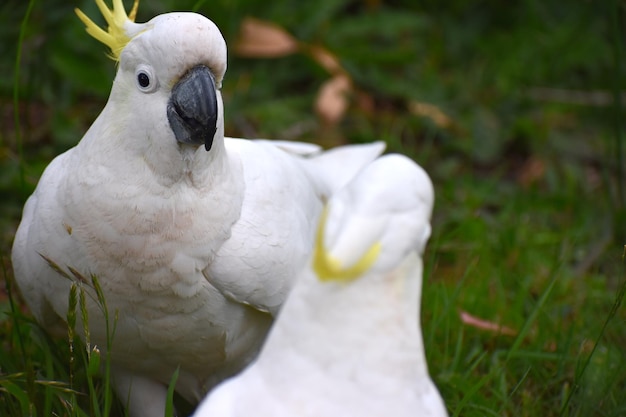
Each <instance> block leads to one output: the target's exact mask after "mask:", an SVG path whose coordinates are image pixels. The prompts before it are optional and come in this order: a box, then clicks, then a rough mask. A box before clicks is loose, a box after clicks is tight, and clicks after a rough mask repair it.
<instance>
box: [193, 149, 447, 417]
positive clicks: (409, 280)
mask: <svg viewBox="0 0 626 417" xmlns="http://www.w3.org/2000/svg"><path fill="white" fill-rule="evenodd" d="M433 199H434V195H433V187H432V184H431V182H430V179H429V178H428V175H427V174H426V173H425V172H424V171H423V170H422V169H421V168H420V167H419V166H418V165H417V164H415V163H414V162H413V161H411V160H410V159H408V158H406V157H404V156H400V155H388V156H383V157H381V158H379V159H377V160H376V161H374V162H373V163H372V164H371V165H369V166H368V167H367V168H365V170H364V171H362V172H361V173H360V174H359V175H358V176H357V177H356V178H355V179H354V180H353V181H352V182H351V183H350V184H348V185H347V186H346V187H345V188H344V189H342V190H341V191H339V192H338V193H336V194H335V195H334V196H333V197H332V198H331V200H330V202H329V203H328V206H327V209H326V210H325V212H324V214H323V215H322V218H321V220H320V224H319V226H318V231H317V238H316V242H315V250H314V253H313V254H312V256H311V258H310V260H309V262H308V264H307V266H306V267H305V268H303V270H302V271H301V273H300V274H299V277H298V279H297V280H296V283H295V284H294V287H293V289H292V291H291V293H290V294H289V297H288V298H287V301H286V302H285V304H284V305H283V308H282V310H281V311H280V313H279V315H278V318H277V319H276V321H275V322H274V325H273V327H272V329H271V330H270V333H269V336H268V338H267V339H266V342H265V344H264V346H263V348H262V350H261V353H260V354H259V356H258V358H257V360H256V361H255V362H253V363H252V364H251V365H250V366H249V367H248V368H246V369H245V370H244V371H243V372H242V373H241V374H239V375H237V376H235V377H233V378H231V379H228V380H226V381H225V382H223V383H222V384H220V385H218V386H217V387H216V388H215V389H214V390H213V391H212V392H211V393H210V394H209V395H208V397H207V398H206V399H205V400H204V401H203V402H202V403H201V404H200V406H199V407H198V409H197V410H196V413H195V417H248V416H253V415H255V416H264V417H293V416H298V417H336V416H341V417H374V416H376V417H387V416H394V417H409V416H411V417H416V416H419V417H445V416H447V412H446V409H445V406H444V404H443V401H442V399H441V396H440V395H439V392H438V391H437V388H436V387H435V385H434V384H433V382H432V381H431V379H430V377H429V374H428V368H427V365H426V359H425V356H424V348H423V342H422V334H421V330H420V321H419V320H420V319H419V311H420V297H421V287H422V258H421V255H422V252H423V250H424V246H425V245H426V242H427V240H428V238H429V236H430V222H429V219H430V215H431V210H432V205H433Z"/></svg>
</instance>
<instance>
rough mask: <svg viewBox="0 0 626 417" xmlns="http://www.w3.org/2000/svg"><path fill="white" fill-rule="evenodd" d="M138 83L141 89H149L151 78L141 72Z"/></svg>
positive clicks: (138, 75)
mask: <svg viewBox="0 0 626 417" xmlns="http://www.w3.org/2000/svg"><path fill="white" fill-rule="evenodd" d="M137 82H138V83H139V86H140V87H143V88H148V86H149V85H150V76H149V75H148V74H146V73H145V72H140V73H139V74H137Z"/></svg>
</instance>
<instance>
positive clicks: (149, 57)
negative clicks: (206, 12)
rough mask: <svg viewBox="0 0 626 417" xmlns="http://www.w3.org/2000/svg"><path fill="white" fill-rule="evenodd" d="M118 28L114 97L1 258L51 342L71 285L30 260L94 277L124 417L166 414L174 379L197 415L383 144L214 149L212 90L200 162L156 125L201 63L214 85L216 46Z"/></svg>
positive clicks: (227, 144) (219, 145)
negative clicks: (123, 39) (209, 141)
mask: <svg viewBox="0 0 626 417" xmlns="http://www.w3.org/2000/svg"><path fill="white" fill-rule="evenodd" d="M128 28H129V30H131V31H132V32H133V34H136V36H134V37H133V38H132V40H131V41H130V42H129V43H128V44H127V46H126V47H125V48H124V50H123V51H122V53H121V56H120V62H119V68H118V71H117V74H116V77H115V81H114V83H113V86H112V90H111V95H110V97H109V100H108V102H107V104H106V106H105V108H104V109H103V111H102V113H101V114H100V115H99V116H98V118H97V119H96V121H95V122H94V123H93V125H92V126H91V127H90V129H89V130H88V131H87V133H86V134H85V136H84V137H83V138H82V140H81V141H80V143H78V145H77V146H76V147H75V148H73V149H71V150H69V151H67V152H66V153H64V154H62V155H60V156H58V157H57V158H56V159H55V160H54V161H52V163H51V164H50V165H49V166H48V168H47V169H46V170H45V172H44V173H43V175H42V177H41V179H40V182H39V184H38V186H37V188H36V190H35V192H34V193H33V195H32V196H31V197H30V199H29V200H28V202H27V203H26V205H25V207H24V213H23V218H22V222H21V224H20V226H19V229H18V231H17V233H16V237H15V243H14V246H13V252H12V261H13V266H14V269H15V277H16V279H17V282H18V284H19V287H20V289H21V291H22V293H23V295H24V298H25V299H26V301H27V302H28V304H29V306H30V308H31V310H32V311H33V313H34V315H35V316H36V318H37V319H38V320H39V321H40V322H41V323H42V324H44V326H46V328H48V329H49V330H50V331H51V332H57V333H61V334H62V333H64V332H65V330H64V326H65V324H64V322H63V318H65V317H66V315H67V310H68V291H69V288H70V285H71V282H70V281H69V280H68V279H66V278H63V277H62V276H61V275H59V274H58V273H57V272H56V271H55V270H54V269H53V268H51V267H50V265H48V263H47V262H46V261H45V260H44V259H43V257H42V256H41V255H43V256H45V257H46V258H47V259H49V260H51V261H53V262H54V263H56V264H57V265H58V266H59V267H61V268H62V269H65V270H68V268H70V267H71V268H74V269H75V270H76V271H78V272H79V273H81V274H83V275H84V276H86V277H89V276H90V275H91V274H94V275H96V276H97V277H98V279H99V281H100V283H101V286H102V288H103V291H104V294H105V296H106V301H107V305H108V309H109V312H110V314H111V317H113V315H114V313H117V314H118V319H117V323H116V324H115V327H116V333H115V339H114V340H113V347H112V351H111V355H112V362H113V376H114V383H115V386H116V388H117V391H118V394H119V397H120V398H124V399H125V398H129V403H130V409H131V415H132V416H140V415H145V416H153V415H154V416H157V415H158V416H162V415H163V404H164V401H165V398H164V397H163V395H165V394H164V393H165V390H163V389H160V388H159V387H161V388H162V387H164V386H167V384H168V383H169V381H170V379H171V377H172V374H173V372H174V371H175V370H176V369H177V368H178V367H180V376H179V379H178V384H177V390H178V392H179V393H180V394H182V395H183V396H184V397H185V398H187V399H188V400H189V401H192V402H193V401H198V400H199V399H201V398H202V396H203V395H204V394H205V393H206V392H207V390H208V389H209V388H210V387H212V386H213V385H215V384H216V383H217V382H219V381H221V380H222V379H224V378H225V377H227V376H229V375H232V374H233V373H235V372H236V371H238V370H239V369H241V368H242V367H243V366H244V365H246V364H247V363H248V362H249V361H250V359H251V358H252V357H253V356H254V354H255V353H256V352H257V350H258V348H259V347H260V345H261V342H262V341H263V339H264V337H265V334H266V332H267V330H268V328H269V326H270V323H271V321H272V315H271V314H273V313H275V312H276V311H277V310H278V308H279V307H280V305H281V304H282V302H283V301H284V299H285V297H286V294H287V291H288V289H289V287H290V286H291V281H292V279H293V277H295V275H296V272H297V271H298V270H299V269H300V268H301V267H302V265H304V263H305V262H306V259H307V257H308V255H309V253H310V251H311V247H312V240H313V234H314V225H315V222H316V220H317V218H318V216H319V213H320V210H321V207H322V204H323V201H324V200H325V199H326V198H328V196H329V194H330V193H331V192H332V191H333V190H334V189H337V188H339V187H340V186H341V185H343V184H344V183H345V182H347V181H348V180H349V179H350V178H351V177H352V176H353V175H354V174H355V173H356V172H358V171H359V170H360V169H361V168H362V167H363V166H364V165H366V164H367V163H369V162H370V161H371V160H373V159H374V158H376V157H377V156H378V155H379V154H380V153H381V152H382V151H383V149H384V146H383V145H382V144H372V145H364V146H349V147H344V148H342V150H341V151H339V154H340V155H341V161H339V160H337V158H335V157H333V155H334V153H331V155H330V156H329V155H327V154H326V153H321V154H320V155H318V156H312V157H309V158H304V157H300V156H297V155H294V154H293V153H288V152H285V151H284V150H281V149H280V148H279V147H278V146H273V145H272V144H271V143H270V142H267V141H259V142H254V141H246V140H241V139H230V138H224V133H223V131H224V129H223V115H222V109H223V105H222V99H221V95H220V92H219V91H218V92H217V102H218V108H219V112H218V123H217V133H216V135H215V138H214V142H213V147H212V148H211V150H210V151H209V152H207V151H205V150H204V148H202V147H200V148H199V147H192V146H189V145H181V144H179V143H178V142H177V141H176V138H175V136H174V133H173V132H172V129H171V128H170V125H169V123H168V118H167V117H166V107H167V103H168V99H169V97H170V94H171V92H172V87H173V86H174V85H175V84H176V82H177V81H178V80H179V79H180V78H181V77H182V76H183V75H184V74H185V73H186V72H187V71H188V70H189V69H191V68H193V67H195V66H197V65H206V66H207V67H209V68H210V69H211V70H212V72H213V76H214V77H215V80H216V84H217V85H218V86H219V85H221V81H222V78H223V76H224V72H225V70H226V44H225V42H224V39H223V38H222V35H221V34H220V32H219V30H218V28H217V27H216V26H215V25H214V24H213V23H212V22H211V21H210V20H208V19H206V18H205V17H203V16H201V15H198V14H194V13H169V14H165V15H160V16H157V17H155V18H154V19H152V20H150V21H149V22H147V23H145V24H131V23H128ZM140 67H141V68H143V69H145V70H146V71H148V72H150V73H151V74H152V75H153V80H152V81H154V82H156V84H155V86H156V87H155V89H153V90H152V91H150V92H149V93H146V92H142V91H140V89H139V88H138V87H137V85H136V75H135V74H136V70H137V68H140ZM280 147H282V148H284V147H286V145H285V144H284V143H283V144H281V146H280ZM292 148H293V149H305V148H306V149H309V150H307V151H304V150H302V151H301V152H303V153H309V152H312V150H311V148H310V147H308V148H307V147H306V146H302V147H299V146H298V145H297V144H296V145H293V147H292ZM333 161H334V165H332V164H330V163H329V162H333ZM88 312H89V327H90V334H91V344H92V345H98V346H99V348H100V349H101V350H104V349H105V347H106V346H107V341H106V331H105V322H104V318H103V316H102V314H101V310H100V308H99V306H97V305H96V303H95V302H93V300H91V298H89V299H88ZM267 312H270V313H271V314H268V313H267ZM77 328H78V329H81V328H82V326H80V325H78V326H77ZM129 390H130V394H129ZM148 410H152V411H148Z"/></svg>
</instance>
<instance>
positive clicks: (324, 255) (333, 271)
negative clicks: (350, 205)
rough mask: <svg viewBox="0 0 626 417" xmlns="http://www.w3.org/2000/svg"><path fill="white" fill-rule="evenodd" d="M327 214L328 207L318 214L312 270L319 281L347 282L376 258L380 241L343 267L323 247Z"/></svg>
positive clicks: (362, 271)
mask: <svg viewBox="0 0 626 417" xmlns="http://www.w3.org/2000/svg"><path fill="white" fill-rule="evenodd" d="M327 215H328V207H325V208H324V211H322V215H321V216H320V221H319V225H318V227H317V235H316V237H315V248H314V249H313V270H314V271H315V273H316V274H317V276H318V278H319V280H320V281H340V282H349V281H352V280H354V279H356V278H358V277H359V276H360V275H362V274H363V273H364V272H365V271H367V270H368V269H369V268H370V267H371V266H372V265H373V264H374V262H375V261H376V259H377V258H378V254H379V253H380V247H381V245H380V242H376V243H374V244H373V245H372V246H371V247H370V248H369V249H368V250H367V252H365V254H363V256H362V257H361V259H359V260H358V261H357V262H356V263H355V264H354V265H353V266H351V267H348V268H343V267H342V265H341V261H340V260H339V259H336V258H334V257H333V256H332V255H330V254H329V253H328V252H327V251H326V248H325V247H324V228H325V227H326V216H327Z"/></svg>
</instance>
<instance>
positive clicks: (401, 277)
mask: <svg viewBox="0 0 626 417" xmlns="http://www.w3.org/2000/svg"><path fill="white" fill-rule="evenodd" d="M421 274H422V264H421V259H420V258H419V257H418V256H417V254H412V255H411V256H409V257H408V258H407V259H405V261H404V262H403V263H402V264H401V265H400V266H399V267H398V268H396V269H395V270H393V271H389V272H387V273H386V274H382V275H380V276H368V277H364V278H361V279H359V280H358V281H355V282H351V283H347V284H341V283H330V284H327V283H320V282H319V281H317V278H316V277H315V275H314V274H310V275H308V276H306V277H301V278H303V279H302V280H301V281H300V282H298V283H297V284H296V287H295V288H294V289H293V290H292V292H291V294H290V298H289V300H288V301H287V303H286V304H285V305H284V307H283V309H282V310H281V312H280V317H279V319H278V321H277V323H276V325H275V326H274V328H273V329H272V331H271V333H270V336H269V338H268V340H267V343H266V347H265V348H264V351H263V353H262V354H261V358H260V359H259V361H260V362H264V361H266V362H265V363H267V366H270V367H273V368H275V367H280V366H281V365H280V362H283V361H287V360H289V358H290V357H294V356H300V357H306V358H307V361H306V362H307V364H308V365H307V366H309V367H310V368H311V369H309V370H307V371H306V372H320V373H325V374H328V376H329V377H330V378H335V379H354V377H355V375H357V377H356V379H358V380H363V381H364V383H365V384H367V383H368V381H371V382H372V383H375V381H376V380H377V379H378V380H379V379H380V378H386V377H387V375H394V378H396V377H397V376H398V375H401V376H404V377H403V378H400V379H401V380H404V381H406V380H411V381H415V380H416V379H419V378H420V377H424V376H425V377H428V370H427V367H426V362H425V357H424V349H423V342H422V335H421V330H420V324H419V307H420V291H421ZM370 278H372V279H370ZM333 286H334V288H333ZM268 352H269V354H268V356H270V357H269V358H265V357H264V356H265V355H266V354H267V353H268ZM272 352H274V353H272ZM275 352H278V353H275ZM290 366H291V364H288V363H285V366H284V368H285V369H286V370H285V372H289V369H290Z"/></svg>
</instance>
